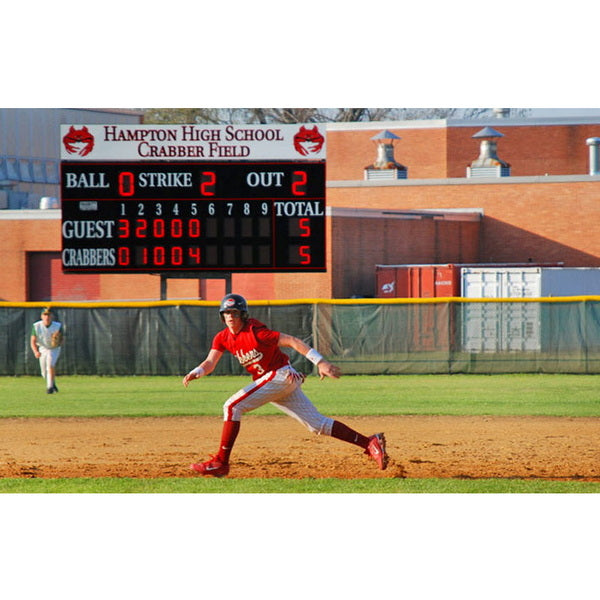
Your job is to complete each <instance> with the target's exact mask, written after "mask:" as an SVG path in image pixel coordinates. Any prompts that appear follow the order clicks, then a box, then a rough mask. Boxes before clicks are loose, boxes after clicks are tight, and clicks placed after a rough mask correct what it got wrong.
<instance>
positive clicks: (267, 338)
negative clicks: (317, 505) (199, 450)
mask: <svg viewBox="0 0 600 600" xmlns="http://www.w3.org/2000/svg"><path fill="white" fill-rule="evenodd" d="M219 313H220V315H221V320H222V321H223V322H224V323H225V325H226V326H227V327H226V328H225V329H223V330H222V331H220V332H219V333H217V335H216V336H215V337H214V339H213V343H212V348H211V350H210V352H209V353H208V356H207V357H206V359H205V360H204V361H203V362H201V363H200V365H199V366H198V367H196V368H195V369H192V370H191V371H190V372H189V373H188V374H187V375H186V376H185V377H184V378H183V385H184V386H185V387H187V386H188V384H189V383H190V381H192V380H194V379H198V378H200V377H203V376H204V375H208V374H209V373H211V372H212V371H213V370H214V368H215V367H216V366H217V363H218V362H219V360H220V359H221V357H222V356H223V353H224V352H225V351H226V350H227V351H229V352H231V354H233V355H234V356H235V357H236V358H237V359H238V361H239V362H240V364H241V365H242V366H243V367H244V368H245V369H246V370H247V371H248V372H249V373H250V374H251V375H252V379H253V382H252V383H251V384H250V385H247V386H246V387H245V388H243V389H242V390H240V391H239V392H237V393H236V394H234V395H233V396H231V398H229V399H228V400H227V401H226V402H225V405H224V406H223V414H224V423H223V431H222V433H221V445H220V447H219V451H218V452H217V454H216V455H214V456H212V457H211V458H210V460H208V461H206V462H204V463H198V464H192V465H190V468H191V469H192V470H194V471H196V472H197V473H200V474H201V475H212V476H214V477H223V476H225V475H227V474H228V473H229V457H230V455H231V450H232V448H233V445H234V443H235V440H236V438H237V435H238V433H239V430H240V421H241V418H242V415H243V414H244V413H246V412H248V411H251V410H254V409H256V408H258V407H260V406H263V405H264V404H267V403H268V402H270V403H271V404H273V405H274V406H276V407H277V408H279V409H280V410H281V411H283V412H284V413H286V414H288V415H289V416H291V417H293V418H295V419H297V420H298V421H300V423H302V424H303V425H304V426H305V427H306V428H307V429H308V430H309V431H312V432H313V433H316V434H322V435H328V436H331V437H334V438H337V439H339V440H343V441H345V442H349V443H351V444H355V445H356V446H359V447H360V448H362V449H363V450H364V452H365V454H367V455H368V456H370V457H371V458H372V459H373V460H375V462H376V463H377V465H378V466H379V468H380V469H385V468H386V466H387V462H388V457H387V454H386V451H385V436H384V435H383V433H376V434H374V435H371V436H369V437H367V436H364V435H362V434H360V433H358V432H357V431H355V430H354V429H351V428H350V427H348V426H347V425H344V424H343V423H341V422H340V421H335V420H334V419H332V418H330V417H326V416H324V415H322V414H321V413H320V412H319V411H318V410H317V408H316V407H315V406H314V405H313V403H312V402H311V401H310V400H309V399H308V398H307V397H306V395H305V394H304V392H303V391H302V387H301V386H302V383H303V381H304V375H302V374H300V373H298V372H297V371H296V370H295V369H294V368H293V367H292V366H291V364H290V360H289V357H288V356H287V354H285V353H284V352H282V351H281V347H287V348H293V349H294V350H295V351H296V352H299V353H300V354H302V356H305V357H306V358H307V359H308V360H310V361H311V362H312V363H313V364H315V365H316V366H317V369H318V371H319V375H320V377H321V379H323V378H324V377H332V378H334V379H338V378H339V377H340V375H341V373H340V369H339V368H338V367H336V366H335V365H333V364H331V363H330V362H329V361H327V360H325V359H324V358H323V357H322V356H321V355H320V354H319V353H318V352H317V351H316V350H314V349H313V348H311V347H310V346H308V345H307V344H305V343H304V342H303V341H302V340H300V339H298V338H296V337H294V336H291V335H287V334H285V333H280V332H278V331H273V330H271V329H269V328H268V327H267V326H266V325H264V324H263V323H261V322H260V321H257V320H256V319H252V318H249V316H248V305H247V302H246V300H245V299H244V298H243V297H242V296H239V295H238V294H227V295H226V296H225V297H224V298H223V300H222V301H221V307H220V310H219Z"/></svg>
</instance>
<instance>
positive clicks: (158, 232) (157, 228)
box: [152, 219, 165, 238]
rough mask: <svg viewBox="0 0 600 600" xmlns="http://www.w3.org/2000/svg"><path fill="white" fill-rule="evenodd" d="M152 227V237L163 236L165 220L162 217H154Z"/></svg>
mask: <svg viewBox="0 0 600 600" xmlns="http://www.w3.org/2000/svg"><path fill="white" fill-rule="evenodd" d="M152 229H153V233H154V237H156V238H161V237H165V220H164V219H155V220H154V223H153V227H152Z"/></svg>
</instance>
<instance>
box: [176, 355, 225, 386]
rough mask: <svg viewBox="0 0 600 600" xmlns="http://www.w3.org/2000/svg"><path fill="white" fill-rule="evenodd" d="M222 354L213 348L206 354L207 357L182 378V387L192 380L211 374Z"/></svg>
mask: <svg viewBox="0 0 600 600" xmlns="http://www.w3.org/2000/svg"><path fill="white" fill-rule="evenodd" d="M221 356H223V353H222V352H220V351H219V350H215V349H214V348H213V349H211V351H210V352H209V353H208V356H207V357H206V358H205V359H204V360H203V361H202V362H201V363H200V364H199V365H198V366H197V367H196V368H195V369H192V370H191V371H190V372H189V373H188V374H187V375H186V376H185V377H184V378H183V385H184V386H185V387H187V386H188V384H189V382H190V381H192V380H193V379H199V378H200V377H204V376H205V375H208V374H209V373H212V372H213V371H214V370H215V367H216V366H217V363H218V362H219V361H220V360H221Z"/></svg>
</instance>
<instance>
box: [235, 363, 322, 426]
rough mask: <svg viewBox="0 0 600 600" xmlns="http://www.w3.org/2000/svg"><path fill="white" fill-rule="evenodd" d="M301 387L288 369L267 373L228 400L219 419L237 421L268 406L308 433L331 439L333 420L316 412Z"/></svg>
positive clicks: (292, 371)
mask: <svg viewBox="0 0 600 600" xmlns="http://www.w3.org/2000/svg"><path fill="white" fill-rule="evenodd" d="M301 385H302V376H301V375H300V374H299V373H297V371H296V370H295V369H293V368H292V367H291V366H289V365H286V366H285V367H282V368H281V369H278V370H277V371H269V372H268V373H266V374H265V375H263V376H262V377H261V378H260V379H257V380H255V381H253V382H252V383H251V384H250V385H247V386H246V387H245V388H243V389H241V390H240V391H239V392H237V393H236V394H234V395H233V396H231V398H229V399H228V400H227V401H226V402H225V405H224V406H223V416H224V418H225V420H226V421H240V420H241V418H242V415H243V414H244V413H246V412H249V411H251V410H255V409H256V408H259V407H260V406H263V405H264V404H267V403H269V402H270V403H271V404H273V405H274V406H276V407H277V408H278V409H279V410H281V411H282V412H284V413H286V414H287V415H289V416H290V417H294V419H297V420H298V421H300V423H302V424H303V425H304V426H305V427H306V428H307V429H308V430H309V431H312V432H313V433H317V434H323V435H331V428H332V427H333V419H331V418H330V417H326V416H324V415H322V414H321V413H320V412H319V411H318V410H317V408H316V407H315V406H314V404H313V403H312V402H311V401H310V400H309V399H308V397H307V396H306V395H305V394H304V392H303V391H302V387H301Z"/></svg>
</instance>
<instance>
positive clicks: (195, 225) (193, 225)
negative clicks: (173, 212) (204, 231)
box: [188, 219, 200, 238]
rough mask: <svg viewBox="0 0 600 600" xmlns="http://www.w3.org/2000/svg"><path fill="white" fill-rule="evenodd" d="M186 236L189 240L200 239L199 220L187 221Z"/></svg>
mask: <svg viewBox="0 0 600 600" xmlns="http://www.w3.org/2000/svg"><path fill="white" fill-rule="evenodd" d="M188 235H189V236H190V237H191V238H197V237H200V219H190V220H189V223H188Z"/></svg>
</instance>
